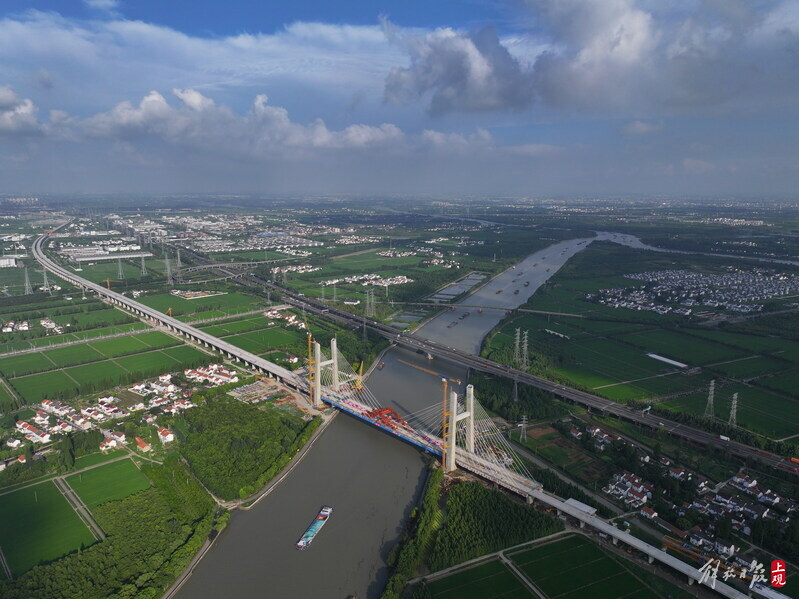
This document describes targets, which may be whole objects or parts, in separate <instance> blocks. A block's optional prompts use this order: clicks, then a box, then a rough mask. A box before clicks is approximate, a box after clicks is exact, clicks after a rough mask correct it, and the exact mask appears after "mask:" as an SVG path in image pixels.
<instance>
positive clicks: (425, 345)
mask: <svg viewBox="0 0 799 599" xmlns="http://www.w3.org/2000/svg"><path fill="white" fill-rule="evenodd" d="M62 226H63V225H62ZM47 238H48V235H47V234H45V235H42V236H41V237H39V238H38V239H37V240H36V241H35V242H34V244H33V246H32V252H33V255H34V257H35V258H36V260H38V261H39V262H40V263H41V264H42V266H44V267H45V268H46V269H47V270H49V271H50V272H52V273H54V274H56V275H58V276H59V277H62V278H63V279H65V280H67V281H69V282H70V283H72V284H74V285H77V286H79V287H84V288H86V289H89V290H91V291H94V292H95V293H97V294H98V295H99V296H100V297H103V298H105V299H106V300H107V301H109V302H111V303H113V304H115V305H118V306H120V307H122V308H125V309H127V310H129V311H131V312H133V313H134V314H137V315H138V316H140V317H144V318H149V319H151V320H152V321H153V322H156V323H159V324H161V325H162V326H165V327H167V328H168V329H169V330H171V331H173V332H176V333H179V334H182V335H184V336H186V337H188V338H190V339H193V340H194V341H196V342H198V343H202V344H203V345H205V346H207V347H211V348H214V349H216V350H217V351H220V352H223V353H224V354H226V355H228V356H229V357H231V358H234V359H236V360H239V361H240V362H243V363H245V364H246V365H247V366H249V367H250V368H253V369H255V370H257V371H260V372H263V373H266V374H269V375H270V376H275V377H277V378H280V379H282V380H283V381H284V382H285V383H286V384H290V385H291V386H293V387H295V388H301V387H304V386H305V385H304V381H303V380H302V379H300V378H299V377H296V376H295V375H294V374H293V373H292V372H291V371H289V370H286V369H284V368H281V367H280V366H277V365H276V364H272V363H271V362H268V361H267V360H264V359H263V358H260V357H258V356H256V355H254V354H251V353H249V352H246V351H244V350H242V349H240V348H238V347H235V346H233V345H231V344H229V343H226V342H225V341H223V340H221V339H217V338H216V337H213V336H211V335H208V334H206V333H203V332H202V331H200V330H199V329H196V328H194V327H192V326H191V325H188V324H185V323H183V322H181V321H179V320H177V319H174V318H172V317H170V316H167V315H166V314H163V313H162V312H159V311H157V310H154V309H152V308H149V307H147V306H145V305H143V304H141V303H139V302H137V301H135V300H132V299H130V298H127V297H125V296H123V295H121V294H119V293H116V292H114V291H111V290H110V289H106V288H105V287H103V286H101V285H97V284H95V283H92V282H90V281H87V280H86V279H83V278H81V277H78V276H76V275H75V274H73V273H72V272H70V271H68V270H67V269H65V268H63V267H61V266H60V265H58V264H57V263H55V262H53V261H52V260H50V259H49V258H48V257H47V256H46V255H45V253H44V250H43V248H44V245H45V242H46V241H47ZM221 266H222V265H220V267H221ZM245 280H246V281H248V282H249V284H251V285H254V286H255V285H257V286H267V287H269V288H272V289H276V290H278V291H280V292H281V293H282V295H283V299H284V301H286V303H289V304H293V305H295V306H297V307H301V308H303V309H306V310H309V311H311V312H314V313H318V314H320V315H321V314H322V313H324V314H325V316H333V317H335V318H336V319H338V320H340V321H343V322H348V323H350V324H353V325H355V326H358V325H360V324H361V323H362V322H363V320H362V319H359V318H358V317H356V316H354V315H352V314H349V313H348V312H344V311H342V310H338V309H335V308H331V307H329V306H326V305H324V304H321V303H319V302H315V301H310V300H307V299H306V298H304V297H301V296H298V295H295V294H293V293H291V292H288V291H286V290H284V289H282V288H279V287H277V286H274V285H272V284H271V283H269V282H268V281H263V280H262V279H259V278H258V277H255V276H252V275H250V276H248V277H246V279H245ZM366 323H367V326H369V327H370V328H371V329H373V330H375V331H377V332H378V333H380V334H381V335H383V336H384V337H386V338H388V339H390V340H391V341H393V342H396V343H401V344H403V345H406V346H408V347H412V348H416V349H421V350H422V351H429V352H431V353H434V354H436V355H439V356H441V357H444V358H446V359H449V360H453V361H455V362H457V363H460V364H463V365H465V366H469V367H471V368H474V369H475V370H479V371H481V372H488V373H491V374H496V375H499V376H508V377H512V378H517V379H518V380H519V381H520V382H525V383H527V384H531V385H533V386H536V387H539V388H541V389H545V390H548V391H551V392H552V393H553V394H555V395H557V396H559V397H562V398H564V399H568V400H571V401H574V402H575V403H580V404H582V405H586V406H587V407H589V408H591V409H595V410H601V411H604V412H606V413H614V414H618V415H619V416H621V417H623V418H627V419H634V418H641V419H642V418H646V417H644V416H640V415H636V414H637V413H631V412H630V411H629V410H626V409H625V408H624V407H623V406H620V405H618V404H615V403H613V402H611V401H609V400H606V399H603V398H599V397H596V396H594V395H591V394H589V393H585V392H582V391H578V390H576V389H570V388H567V387H564V386H562V385H557V384H556V383H552V382H550V381H547V380H545V379H542V378H540V377H534V376H532V375H529V374H527V373H524V372H521V371H517V370H515V369H512V368H510V367H507V366H503V365H501V364H496V363H494V362H491V361H490V360H486V359H484V358H480V357H479V356H475V355H472V354H468V353H466V352H462V351H459V350H456V349H454V348H451V347H447V346H444V345H442V344H439V343H435V342H433V341H429V340H425V339H420V338H418V337H415V336H413V335H410V334H405V333H403V332H401V331H399V330H397V329H394V328H393V327H390V326H387V325H383V324H381V323H378V322H374V321H369V320H367V321H366ZM631 417H632V418H631ZM649 418H650V420H651V419H655V420H658V419H657V418H656V417H649ZM659 422H662V423H663V426H664V427H666V428H667V430H669V432H671V433H672V434H677V435H680V436H684V437H686V438H689V439H691V440H697V441H698V442H703V441H702V440H703V439H704V440H705V441H706V442H707V443H710V442H711V441H712V442H714V443H717V440H716V438H715V437H716V436H715V435H711V434H710V433H705V432H703V431H697V430H695V429H690V428H689V427H684V426H682V427H681V426H680V425H679V424H677V423H671V422H669V423H668V424H667V423H666V422H667V421H665V420H662V419H660V420H659ZM646 424H647V425H649V424H650V423H649V422H648V421H647V422H646ZM735 445H740V446H741V447H742V448H746V449H750V450H751V448H748V447H747V446H745V445H741V444H735ZM753 451H754V450H753ZM456 455H457V461H458V462H459V463H460V465H461V466H462V467H464V468H466V469H468V470H472V471H474V472H478V473H480V474H481V475H482V476H484V477H486V478H488V479H489V480H494V481H495V482H497V483H498V484H500V485H502V486H504V487H506V488H509V489H511V490H513V491H514V492H516V493H519V494H521V495H523V496H526V497H528V498H529V500H531V501H540V502H542V503H545V504H546V505H549V506H552V507H554V508H555V509H557V510H558V512H559V513H565V514H568V515H569V516H571V517H572V518H575V519H577V520H578V521H580V522H581V523H584V524H588V525H589V526H591V527H593V528H595V529H597V530H599V531H602V532H604V533H605V534H607V535H609V536H610V537H611V538H613V539H614V542H618V541H622V542H624V543H626V544H627V545H630V546H631V547H633V548H635V549H637V550H639V551H641V552H643V553H644V554H646V555H647V556H649V558H650V559H651V560H657V561H660V562H662V563H664V564H666V565H668V566H670V567H672V568H674V569H675V570H677V571H678V572H681V573H682V574H684V575H685V576H687V578H688V580H689V581H690V582H695V581H701V579H702V573H701V572H699V571H698V570H697V569H696V568H694V567H692V566H689V565H688V564H685V563H683V562H681V561H680V560H677V559H676V558H674V557H672V556H670V555H669V554H667V553H666V552H664V551H662V550H660V549H658V548H656V547H652V546H650V545H648V544H647V543H645V542H643V541H641V540H639V539H637V538H635V537H633V536H631V535H629V534H627V533H625V532H623V531H621V530H619V529H617V528H615V527H614V526H612V525H611V524H609V523H607V522H605V521H604V520H602V519H601V518H597V517H596V516H593V515H591V514H588V513H586V512H584V511H582V510H580V509H577V508H576V507H574V506H572V505H570V504H567V503H565V502H564V501H562V500H561V499H560V498H558V497H556V496H554V495H551V494H549V493H547V492H546V491H544V490H543V489H542V488H541V486H540V484H538V483H535V481H531V480H529V479H526V478H523V477H521V476H518V475H516V474H514V473H512V472H509V471H506V470H504V469H502V475H501V476H499V477H498V478H494V476H495V475H496V474H497V470H498V469H497V468H496V466H495V465H494V464H491V463H489V462H487V461H486V460H485V459H484V458H481V457H480V456H478V455H476V454H469V453H467V452H465V451H464V450H462V449H460V448H458V449H456ZM716 590H717V591H718V592H719V593H721V594H722V595H724V596H726V597H730V598H732V599H744V598H745V597H746V595H745V594H743V593H741V592H740V591H738V590H736V589H734V588H732V587H730V586H728V585H726V584H724V583H721V582H718V583H717V584H716Z"/></svg>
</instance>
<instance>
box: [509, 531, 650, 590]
mask: <svg viewBox="0 0 799 599" xmlns="http://www.w3.org/2000/svg"><path fill="white" fill-rule="evenodd" d="M510 558H511V560H512V561H513V563H514V564H516V565H517V566H518V567H519V569H520V570H521V571H522V572H524V574H525V575H526V576H528V577H529V578H530V579H531V580H532V581H533V582H534V583H535V584H536V586H537V587H538V588H540V589H541V590H542V591H544V593H546V594H547V595H548V596H549V597H550V598H551V599H578V598H579V597H591V598H592V599H622V598H627V597H629V598H630V599H658V598H660V597H661V595H659V594H658V593H656V592H655V591H654V590H653V589H651V588H649V587H648V586H646V585H645V584H644V583H643V582H641V581H640V580H639V579H638V578H636V577H634V576H633V575H632V574H631V573H630V571H629V570H627V569H626V568H624V567H623V566H622V565H621V564H620V563H619V562H617V561H616V560H615V559H613V558H611V557H610V556H608V555H607V554H605V553H604V552H603V551H602V550H601V549H599V547H597V546H596V545H594V544H593V543H592V542H591V541H589V540H587V539H585V538H584V537H578V536H572V537H566V538H564V539H562V540H558V541H555V542H553V543H547V544H544V545H541V546H538V547H534V548H533V549H527V550H523V551H519V552H515V553H512V554H510Z"/></svg>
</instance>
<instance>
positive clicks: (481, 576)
mask: <svg viewBox="0 0 799 599" xmlns="http://www.w3.org/2000/svg"><path fill="white" fill-rule="evenodd" d="M427 590H428V591H429V595H430V599H528V598H533V597H535V595H533V594H532V593H531V592H529V591H528V590H527V588H526V587H525V586H524V585H523V584H522V583H521V582H520V581H519V579H517V578H516V576H515V575H514V574H513V573H512V572H511V571H510V570H508V569H507V568H506V567H505V565H504V564H502V562H500V561H490V562H488V563H486V564H482V565H480V566H476V567H474V568H469V569H468V570H461V571H459V572H456V573H455V574H451V575H449V576H447V577H445V578H439V579H438V580H436V581H434V582H430V583H428V584H427Z"/></svg>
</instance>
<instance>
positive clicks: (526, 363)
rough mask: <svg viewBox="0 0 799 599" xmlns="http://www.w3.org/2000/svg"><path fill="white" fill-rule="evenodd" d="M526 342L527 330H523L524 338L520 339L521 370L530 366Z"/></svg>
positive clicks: (525, 369)
mask: <svg viewBox="0 0 799 599" xmlns="http://www.w3.org/2000/svg"><path fill="white" fill-rule="evenodd" d="M527 348H528V342H527V331H525V332H524V338H523V339H522V370H524V371H525V372H526V371H527V369H528V368H530V357H529V355H528V353H527Z"/></svg>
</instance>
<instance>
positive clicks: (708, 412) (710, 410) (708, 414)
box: [705, 379, 716, 418]
mask: <svg viewBox="0 0 799 599" xmlns="http://www.w3.org/2000/svg"><path fill="white" fill-rule="evenodd" d="M715 395H716V379H713V380H712V381H710V388H709V389H708V391H707V404H706V405H705V418H713V417H714V416H715V415H716V409H715V408H714V407H713V399H714V397H715Z"/></svg>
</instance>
